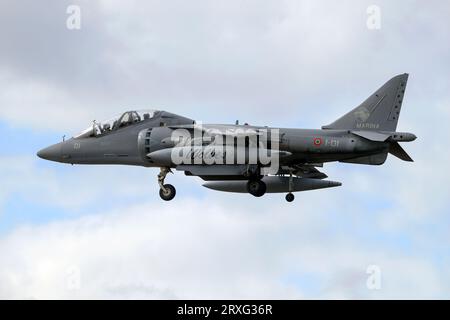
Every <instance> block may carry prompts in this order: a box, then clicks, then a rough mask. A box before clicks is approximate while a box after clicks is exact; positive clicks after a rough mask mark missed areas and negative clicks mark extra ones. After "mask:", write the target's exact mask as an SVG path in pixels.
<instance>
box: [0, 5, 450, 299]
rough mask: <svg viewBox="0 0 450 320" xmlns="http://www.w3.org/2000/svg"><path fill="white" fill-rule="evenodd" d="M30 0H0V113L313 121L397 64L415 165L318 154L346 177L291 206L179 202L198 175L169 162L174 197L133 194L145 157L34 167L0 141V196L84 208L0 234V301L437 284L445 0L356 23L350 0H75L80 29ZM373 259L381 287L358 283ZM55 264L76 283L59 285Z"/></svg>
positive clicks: (399, 289)
mask: <svg viewBox="0 0 450 320" xmlns="http://www.w3.org/2000/svg"><path fill="white" fill-rule="evenodd" d="M33 3H34V2H33V1H30V5H29V6H27V7H24V6H17V5H16V4H15V2H14V3H12V2H10V3H8V2H2V4H0V6H1V10H0V15H1V17H2V19H0V35H1V36H2V38H4V39H7V40H5V41H3V42H2V43H0V49H1V50H0V52H1V56H0V70H1V75H0V87H1V88H2V90H0V119H1V121H4V122H7V123H8V124H12V125H13V126H15V127H17V128H20V127H22V126H23V127H27V128H31V129H33V130H51V131H54V130H61V131H63V130H64V131H65V133H68V134H71V133H76V131H78V130H80V129H83V128H84V127H86V126H87V125H88V124H90V123H91V121H92V120H93V118H95V119H102V118H103V117H105V118H107V117H109V116H110V115H112V114H115V113H117V112H121V111H123V110H124V109H129V108H133V107H136V108H144V107H161V108H164V109H167V110H169V111H174V112H177V113H180V114H184V115H187V116H190V117H195V118H197V119H199V120H211V121H214V122H222V121H226V122H231V121H234V120H235V119H236V118H241V120H245V121H248V122H250V123H258V124H268V125H289V126H293V125H296V126H297V125H298V124H299V123H300V124H302V125H304V126H308V127H319V126H320V125H321V124H326V123H328V122H330V121H332V120H334V119H335V118H337V117H338V116H340V115H342V114H343V113H344V112H346V111H348V110H349V109H350V108H352V107H353V106H354V105H356V104H358V103H359V102H360V101H362V100H363V99H364V98H365V97H367V96H368V95H369V94H370V93H371V92H373V91H374V89H376V88H377V87H378V86H379V85H381V84H382V83H383V81H385V80H387V78H388V77H390V76H392V75H394V74H396V73H400V72H410V73H411V77H410V81H409V84H408V91H407V96H406V99H405V104H404V109H403V111H402V118H401V119H400V124H399V129H400V130H402V131H403V130H404V131H412V132H414V133H416V134H417V135H418V136H419V139H418V140H417V141H415V142H414V143H411V144H407V145H405V149H407V151H408V152H409V153H411V155H412V156H413V158H414V159H415V160H416V162H415V163H414V164H406V163H403V162H400V161H399V160H397V159H395V158H392V157H390V158H389V159H388V162H387V163H386V165H385V166H383V167H363V166H360V167H357V166H351V167H350V166H349V165H343V164H329V165H326V166H325V172H327V173H328V174H329V176H330V178H331V179H333V180H338V181H342V182H343V183H344V185H343V186H342V187H340V188H337V189H332V190H319V191H315V192H307V193H301V194H298V196H297V199H296V202H295V203H294V205H287V204H286V203H285V202H284V200H283V199H282V195H268V196H265V197H264V198H262V199H257V200H256V199H254V198H251V197H248V196H246V195H231V194H220V193H214V192H212V191H206V192H198V194H196V195H195V196H196V198H197V199H201V200H192V199H190V197H191V196H192V193H193V192H194V193H196V192H197V191H192V190H198V189H199V188H200V187H198V188H197V187H195V188H192V187H191V186H192V184H197V183H198V182H197V181H193V179H192V178H189V177H182V176H181V174H177V175H176V176H175V178H174V177H169V180H170V182H171V183H174V184H175V185H176V186H177V187H178V190H179V193H178V195H177V198H176V199H175V202H174V203H160V202H159V201H158V202H155V203H157V204H155V203H148V202H147V201H153V200H157V198H158V196H157V194H156V190H157V187H156V181H155V174H156V172H155V171H152V172H151V173H147V171H145V172H144V170H146V169H143V168H130V167H107V168H106V167H95V168H92V167H84V166H80V167H78V166H74V167H71V168H70V169H69V168H67V167H65V169H64V170H60V166H62V165H59V164H55V167H41V166H38V165H36V160H35V155H34V154H35V152H36V150H30V152H29V155H28V156H24V157H19V156H16V155H9V154H8V153H7V150H8V148H7V141H6V139H4V140H2V148H3V150H4V151H5V154H7V155H6V156H2V158H1V159H0V168H1V169H0V171H1V172H0V175H1V176H2V184H1V185H0V204H1V203H2V202H3V203H6V202H7V201H11V200H17V199H18V197H17V196H18V195H19V196H20V198H24V199H26V200H28V201H30V202H31V203H34V204H36V205H40V204H44V205H50V206H54V207H57V208H60V209H61V212H62V214H64V213H66V212H68V211H69V212H70V211H73V210H75V211H76V209H77V208H78V209H80V208H81V209H83V210H82V211H89V212H95V213H97V214H96V215H93V216H87V217H81V218H79V217H76V218H74V219H73V220H69V221H65V222H55V223H52V224H47V225H42V226H32V225H30V226H28V227H22V228H20V229H17V230H13V231H12V232H11V233H10V234H9V235H8V236H5V237H3V238H2V239H1V240H0V252H2V260H1V262H0V296H1V297H7V298H11V297H21V298H24V297H36V298H44V297H53V298H81V297H86V298H96V297H104V298H119V297H130V298H131V297H137V298H144V297H145V298H170V297H177V298H203V297H204V298H224V297H229V298H240V297H241V298H257V297H262V298H271V297H273V298H281V297H307V298H308V297H325V298H339V297H341V298H349V297H350V298H351V297H370V298H372V297H373V298H396V297H399V298H405V297H406V298H409V297H411V298H419V297H425V298H428V297H446V296H448V293H449V288H448V286H447V285H446V280H448V276H446V275H445V272H444V270H442V268H440V267H439V263H437V262H436V260H438V259H437V258H440V256H441V255H442V253H443V252H446V250H447V248H446V247H445V246H444V245H443V244H442V243H446V241H448V236H447V234H446V232H445V231H443V230H442V229H443V228H442V225H445V222H446V220H445V217H444V215H443V213H444V211H445V210H446V209H448V208H449V207H450V203H449V200H448V197H447V193H448V192H447V189H448V188H445V185H446V184H447V181H448V180H449V178H450V175H449V173H450V172H449V170H448V169H447V168H446V166H445V164H446V163H448V160H450V153H449V152H448V151H446V150H447V149H448V148H447V147H446V144H445V142H446V141H447V140H448V139H447V137H450V136H449V131H448V129H447V128H446V126H445V123H446V121H448V119H449V111H448V110H449V108H448V105H449V103H448V102H449V101H450V99H449V96H448V92H447V91H448V90H447V87H448V70H449V63H448V49H449V45H448V43H446V42H445V41H442V39H446V38H448V35H449V30H450V28H448V19H447V17H446V12H448V10H447V9H448V3H447V2H446V1H442V2H437V3H435V4H434V5H433V6H429V5H426V4H419V3H413V4H411V3H409V2H408V3H406V2H395V3H393V2H387V1H381V2H380V3H379V5H380V7H381V9H382V24H381V30H380V31H369V30H367V28H366V17H367V16H366V8H367V5H369V4H372V3H367V5H366V4H365V3H363V2H361V3H360V2H358V3H357V4H356V2H352V1H347V2H344V3H342V2H340V3H338V4H337V3H334V2H318V1H303V2H301V3H300V2H298V1H276V2H264V3H263V4H262V3H260V1H246V2H242V1H228V2H226V3H225V2H224V3H221V4H214V5H213V4H211V3H206V2H204V1H190V2H186V1H171V2H160V1H150V2H146V3H145V4H144V3H142V2H134V1H133V2H126V3H125V2H123V1H102V2H99V3H97V4H91V2H89V4H88V2H83V1H82V2H80V5H81V7H82V15H83V18H82V19H83V22H82V26H83V27H82V31H81V32H79V33H70V32H69V31H68V30H66V29H65V21H64V19H63V18H64V17H65V4H64V2H58V5H49V6H45V5H42V4H41V3H40V4H39V5H37V4H33ZM405 4H406V5H405ZM44 9H45V10H44ZM130 17H132V18H130ZM243 118H244V119H243ZM18 131H19V130H18ZM18 133H20V132H18ZM436 137H439V138H436ZM59 138H60V137H55V140H58V139H59ZM118 177H120V178H118ZM124 198H126V199H125V200H123V201H122V200H120V199H124ZM123 202H125V203H126V204H124V203H123ZM130 203H134V204H135V205H133V206H131V207H130V206H129V204H130ZM374 203H375V204H374ZM108 204H111V206H110V207H109V208H107V209H106V210H105V209H104V207H105V206H107V205H108ZM379 204H381V205H380V207H377V206H376V205H379ZM105 211H107V212H105ZM14 214H17V215H20V214H21V212H14ZM422 228H429V229H422ZM430 230H431V231H430ZM386 238H387V239H386ZM398 238H399V239H398ZM378 242H380V243H378ZM404 242H406V244H405V243H404ZM403 246H404V247H406V248H404V247H403ZM442 259H444V260H445V259H447V258H446V257H445V256H444V257H443V258H442ZM445 261H447V260H445ZM374 263H375V264H378V265H380V267H381V268H382V271H383V277H384V280H383V289H382V290H381V291H377V292H372V291H370V292H368V291H367V289H366V288H365V280H366V276H367V275H366V274H365V269H366V267H367V265H368V264H374ZM73 268H75V271H76V270H77V268H79V270H80V272H81V281H82V282H81V284H82V286H81V289H80V290H67V281H68V277H69V276H68V272H69V273H70V275H73V272H70V270H72V271H73ZM75 273H76V272H75Z"/></svg>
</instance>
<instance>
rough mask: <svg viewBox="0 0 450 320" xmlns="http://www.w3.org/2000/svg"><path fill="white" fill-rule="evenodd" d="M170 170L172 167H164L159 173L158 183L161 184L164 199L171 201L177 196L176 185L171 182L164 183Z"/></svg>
mask: <svg viewBox="0 0 450 320" xmlns="http://www.w3.org/2000/svg"><path fill="white" fill-rule="evenodd" d="M168 172H172V171H170V168H166V167H162V168H161V171H160V173H159V174H158V184H159V188H160V189H159V196H160V197H161V199H163V200H164V201H170V200H172V199H173V198H175V195H176V193H177V191H176V189H175V187H174V186H173V185H171V184H164V179H166V175H167V173H168Z"/></svg>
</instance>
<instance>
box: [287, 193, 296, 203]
mask: <svg viewBox="0 0 450 320" xmlns="http://www.w3.org/2000/svg"><path fill="white" fill-rule="evenodd" d="M294 198H295V197H294V195H293V194H292V193H288V194H287V195H286V201H287V202H292V201H294Z"/></svg>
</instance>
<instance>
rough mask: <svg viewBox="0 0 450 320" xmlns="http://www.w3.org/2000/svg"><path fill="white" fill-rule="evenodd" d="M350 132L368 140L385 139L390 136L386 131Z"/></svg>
mask: <svg viewBox="0 0 450 320" xmlns="http://www.w3.org/2000/svg"><path fill="white" fill-rule="evenodd" d="M352 133H353V134H356V135H357V136H360V137H363V138H366V139H368V140H370V141H379V142H383V141H386V140H387V139H388V138H389V137H390V136H391V135H390V134H388V133H380V132H376V131H352Z"/></svg>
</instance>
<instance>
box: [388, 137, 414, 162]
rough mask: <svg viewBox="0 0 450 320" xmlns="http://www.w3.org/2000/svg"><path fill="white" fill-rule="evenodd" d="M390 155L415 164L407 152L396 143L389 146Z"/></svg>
mask: <svg viewBox="0 0 450 320" xmlns="http://www.w3.org/2000/svg"><path fill="white" fill-rule="evenodd" d="M389 153H390V154H392V155H394V156H396V157H397V158H399V159H402V160H403V161H409V162H413V161H414V160H413V159H411V157H410V156H409V155H408V154H407V153H406V151H405V150H404V149H403V148H402V147H401V146H400V144H399V143H398V142H396V141H394V142H391V144H390V145H389Z"/></svg>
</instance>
